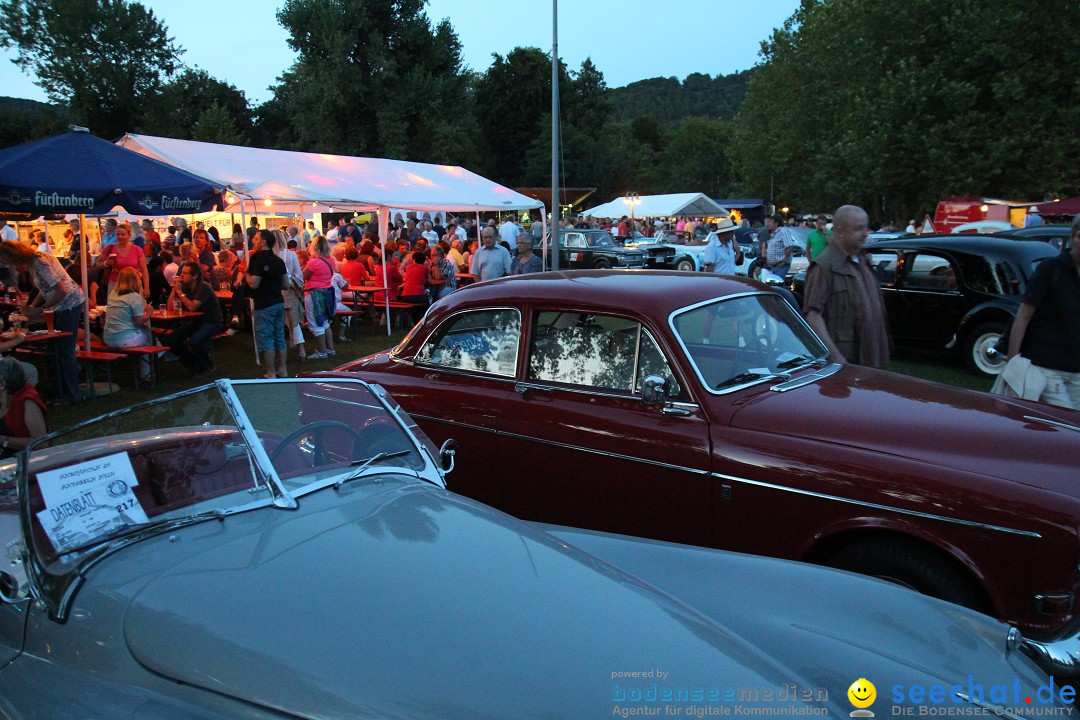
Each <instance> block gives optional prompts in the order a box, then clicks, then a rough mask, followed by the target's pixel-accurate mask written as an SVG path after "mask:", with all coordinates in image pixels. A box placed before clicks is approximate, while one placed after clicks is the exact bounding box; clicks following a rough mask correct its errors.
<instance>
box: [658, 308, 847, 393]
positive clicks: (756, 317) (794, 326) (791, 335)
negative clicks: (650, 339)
mask: <svg viewBox="0 0 1080 720" xmlns="http://www.w3.org/2000/svg"><path fill="white" fill-rule="evenodd" d="M671 326H672V329H673V330H674V331H675V334H676V336H677V337H678V339H679V342H680V343H681V344H682V346H683V348H684V350H685V351H686V354H687V357H688V358H689V359H690V361H691V363H692V364H693V366H694V370H695V371H696V372H697V374H698V377H699V379H700V380H701V382H702V384H703V385H704V386H705V387H706V388H707V389H708V390H709V391H710V392H714V393H720V392H727V391H729V390H731V389H735V388H737V387H739V386H740V385H741V384H743V383H748V382H754V381H755V378H758V377H761V376H764V375H767V374H770V373H781V372H786V371H790V370H794V369H797V368H799V367H803V366H806V365H807V364H809V363H811V362H813V361H814V360H815V359H819V358H824V357H825V356H826V355H827V354H828V350H827V349H826V348H825V346H824V345H822V343H821V341H820V340H819V339H818V337H817V336H816V335H815V334H814V332H813V331H812V330H811V329H810V327H809V326H808V325H807V324H806V322H805V321H804V320H802V318H801V317H799V315H798V314H797V313H796V312H795V310H794V309H793V308H792V307H791V305H789V304H788V302H787V301H786V300H784V299H783V298H781V297H780V296H779V295H777V294H775V293H755V294H753V295H739V296H735V297H729V298H723V299H719V300H716V301H714V302H711V303H706V304H701V305H696V306H692V307H689V308H687V309H685V310H680V311H679V312H676V313H674V314H673V315H672V319H671Z"/></svg>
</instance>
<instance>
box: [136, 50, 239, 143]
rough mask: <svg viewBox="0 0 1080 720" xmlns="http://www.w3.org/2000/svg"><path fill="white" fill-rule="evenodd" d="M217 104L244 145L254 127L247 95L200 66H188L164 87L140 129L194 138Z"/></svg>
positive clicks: (235, 137) (150, 106) (151, 103)
mask: <svg viewBox="0 0 1080 720" xmlns="http://www.w3.org/2000/svg"><path fill="white" fill-rule="evenodd" d="M214 106H217V107H218V108H219V109H220V111H221V112H224V113H225V114H226V116H227V117H228V118H229V124H230V127H231V132H230V133H228V134H229V137H232V138H234V139H237V140H240V144H244V143H245V142H247V139H248V138H249V137H250V135H251V132H252V129H253V118H252V111H251V108H250V106H249V105H248V101H247V97H246V96H245V95H244V93H243V91H242V90H238V89H237V88H236V87H235V86H234V85H232V84H230V83H228V82H225V81H223V80H219V79H217V78H215V77H213V76H212V75H210V73H208V72H206V71H205V70H202V69H200V68H185V69H184V70H183V72H180V73H178V74H177V75H176V77H174V78H173V79H172V80H171V81H169V82H167V83H165V84H164V85H163V86H162V88H161V91H160V92H159V93H158V94H157V96H156V97H155V98H154V99H153V100H152V101H151V102H150V103H149V106H148V108H147V113H146V116H145V117H144V119H143V122H142V125H141V126H140V129H141V130H142V131H143V132H148V133H153V134H155V135H165V136H167V137H175V138H180V139H182V140H187V139H191V138H194V137H195V129H196V126H198V125H199V124H200V123H201V122H202V116H203V114H204V113H206V112H208V111H209V110H210V109H211V108H212V107H214ZM216 122H217V121H216V120H215V123H216ZM203 133H204V134H205V128H204V129H203ZM216 142H224V141H216Z"/></svg>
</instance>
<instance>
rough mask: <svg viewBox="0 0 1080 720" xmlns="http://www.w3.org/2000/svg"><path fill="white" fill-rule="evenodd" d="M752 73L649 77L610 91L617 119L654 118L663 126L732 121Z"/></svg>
mask: <svg viewBox="0 0 1080 720" xmlns="http://www.w3.org/2000/svg"><path fill="white" fill-rule="evenodd" d="M751 72H752V71H750V70H744V71H742V72H738V73H733V74H731V75H717V76H716V77H715V78H713V77H709V75H706V74H702V73H691V74H690V75H688V76H687V77H686V80H684V81H683V82H679V80H678V79H677V78H673V77H668V78H660V77H656V78H649V79H647V80H638V81H637V82H632V83H630V84H629V85H626V86H624V87H621V88H615V89H614V90H611V91H609V92H608V97H609V98H610V101H611V104H612V109H613V112H614V114H615V119H616V120H632V119H634V118H637V117H640V116H642V115H644V114H648V115H651V116H652V117H654V118H656V119H657V120H658V121H659V122H660V123H661V124H663V125H675V124H677V123H679V122H680V121H682V120H683V119H684V118H688V117H703V118H719V119H721V120H732V119H734V118H735V115H736V113H737V112H738V110H739V107H741V106H742V103H743V100H744V98H745V97H746V86H747V83H748V82H749V79H750V75H751Z"/></svg>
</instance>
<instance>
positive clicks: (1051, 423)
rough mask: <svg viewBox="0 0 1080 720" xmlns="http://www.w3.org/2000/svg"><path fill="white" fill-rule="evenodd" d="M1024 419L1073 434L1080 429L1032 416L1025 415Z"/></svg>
mask: <svg viewBox="0 0 1080 720" xmlns="http://www.w3.org/2000/svg"><path fill="white" fill-rule="evenodd" d="M1024 419H1025V420H1030V421H1031V422H1041V423H1045V424H1047V425H1053V426H1054V427H1059V428H1061V429H1063V430H1072V431H1073V432H1080V427H1077V426H1076V425H1070V424H1069V423H1063V422H1061V421H1059V420H1050V419H1049V418H1041V417H1035V416H1034V415H1025V416H1024Z"/></svg>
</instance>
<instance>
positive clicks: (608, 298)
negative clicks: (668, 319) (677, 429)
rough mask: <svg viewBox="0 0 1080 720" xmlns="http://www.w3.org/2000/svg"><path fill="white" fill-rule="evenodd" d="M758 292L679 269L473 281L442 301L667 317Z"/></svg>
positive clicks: (742, 282) (741, 281)
mask: <svg viewBox="0 0 1080 720" xmlns="http://www.w3.org/2000/svg"><path fill="white" fill-rule="evenodd" d="M756 291H766V292H768V288H766V287H765V286H764V285H761V284H760V283H758V282H755V281H753V280H748V279H746V278H736V277H734V276H721V275H717V274H715V273H688V272H679V271H677V270H559V271H556V272H544V273H530V274H527V275H514V276H510V277H504V278H499V279H498V280H489V281H487V282H480V283H475V284H473V285H470V286H468V287H467V288H464V289H463V290H462V291H459V292H456V293H453V294H451V295H450V296H449V297H448V298H446V300H445V301H444V302H449V303H450V304H455V301H456V302H457V303H460V304H468V305H479V304H483V305H498V304H499V302H500V301H503V302H510V303H514V302H520V301H530V302H543V303H552V304H569V305H580V306H583V307H584V306H594V307H598V308H601V307H602V308H609V309H611V310H620V309H622V308H635V309H642V310H643V309H646V308H649V309H651V310H652V311H655V312H659V314H660V315H662V316H666V315H667V314H668V313H670V312H672V311H674V310H678V309H679V308H683V307H686V306H687V305H693V304H694V303H698V302H704V301H706V300H713V299H715V298H717V297H721V296H725V295H733V294H737V293H745V292H756ZM440 304H442V303H440ZM656 319H658V320H659V319H660V318H659V317H657V318H656Z"/></svg>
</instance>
